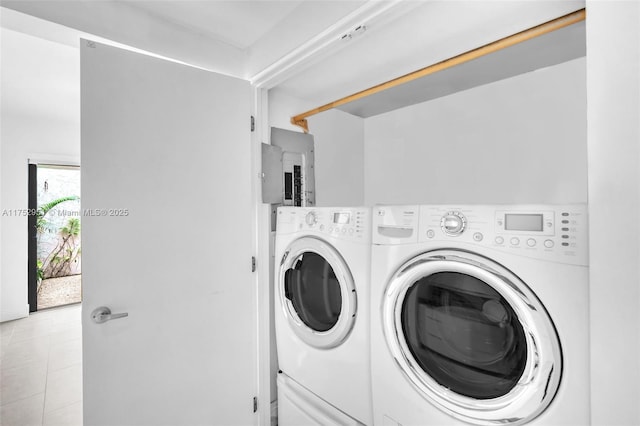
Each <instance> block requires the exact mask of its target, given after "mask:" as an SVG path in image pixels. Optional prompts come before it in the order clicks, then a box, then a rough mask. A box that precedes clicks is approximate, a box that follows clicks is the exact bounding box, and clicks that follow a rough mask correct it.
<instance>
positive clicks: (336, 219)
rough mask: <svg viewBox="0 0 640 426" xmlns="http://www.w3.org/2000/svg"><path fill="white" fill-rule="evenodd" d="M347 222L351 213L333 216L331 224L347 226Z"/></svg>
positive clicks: (349, 220)
mask: <svg viewBox="0 0 640 426" xmlns="http://www.w3.org/2000/svg"><path fill="white" fill-rule="evenodd" d="M349 222H351V213H349V212H342V213H334V214H333V223H337V224H338V225H348V224H349Z"/></svg>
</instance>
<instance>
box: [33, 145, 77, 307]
mask: <svg viewBox="0 0 640 426" xmlns="http://www.w3.org/2000/svg"><path fill="white" fill-rule="evenodd" d="M46 166H54V167H55V166H58V167H77V168H80V159H79V158H77V157H70V158H67V159H65V158H61V157H58V158H49V159H44V158H42V159H38V158H32V157H29V159H28V161H27V167H28V187H27V197H28V204H27V209H28V210H29V212H35V211H36V210H37V209H38V167H46ZM37 220H38V218H37V216H36V215H35V214H29V215H28V217H27V238H28V242H27V250H28V251H27V253H28V255H27V304H28V306H29V314H31V313H33V312H37V311H38V275H37V269H38V234H37V231H36V226H37Z"/></svg>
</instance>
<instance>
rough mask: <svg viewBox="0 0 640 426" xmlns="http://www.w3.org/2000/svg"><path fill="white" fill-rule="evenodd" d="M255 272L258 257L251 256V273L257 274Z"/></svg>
mask: <svg viewBox="0 0 640 426" xmlns="http://www.w3.org/2000/svg"><path fill="white" fill-rule="evenodd" d="M255 271H256V257H255V256H251V272H255Z"/></svg>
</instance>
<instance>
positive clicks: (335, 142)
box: [308, 109, 364, 207]
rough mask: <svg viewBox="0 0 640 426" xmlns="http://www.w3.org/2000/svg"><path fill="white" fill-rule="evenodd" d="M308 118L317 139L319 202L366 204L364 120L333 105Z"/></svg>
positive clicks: (317, 190) (322, 204)
mask: <svg viewBox="0 0 640 426" xmlns="http://www.w3.org/2000/svg"><path fill="white" fill-rule="evenodd" d="M308 122H309V129H310V133H312V134H313V136H314V140H315V155H316V157H315V158H316V168H315V170H316V205H318V206H320V207H322V206H361V205H363V203H364V120H363V119H362V118H360V117H356V116H354V115H351V114H347V113H346V112H343V111H340V110H336V109H334V110H330V111H325V112H323V113H321V114H318V115H314V116H313V117H310V118H309V119H308Z"/></svg>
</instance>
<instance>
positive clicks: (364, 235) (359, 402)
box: [274, 207, 372, 426]
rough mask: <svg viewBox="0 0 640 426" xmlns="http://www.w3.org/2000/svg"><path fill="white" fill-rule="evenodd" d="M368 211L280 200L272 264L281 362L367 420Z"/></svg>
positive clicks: (335, 403)
mask: <svg viewBox="0 0 640 426" xmlns="http://www.w3.org/2000/svg"><path fill="white" fill-rule="evenodd" d="M370 217H371V210H370V209H367V208H350V207H349V208H340V207H336V208H328V207H323V208H301V207H280V208H278V212H277V227H276V241H275V262H276V265H275V268H274V270H275V274H276V276H275V280H274V282H275V287H276V288H275V292H274V294H275V326H276V342H277V350H278V364H279V368H280V370H281V371H282V372H283V374H285V375H286V376H288V377H289V378H290V379H291V380H292V381H294V382H296V383H297V384H299V385H300V386H302V387H303V388H305V389H307V390H308V391H310V392H311V393H313V394H315V395H317V396H318V397H319V398H321V399H322V400H324V401H326V402H327V403H328V404H330V405H331V406H333V407H335V408H336V409H337V410H339V411H341V412H343V413H345V414H347V415H348V416H350V417H351V418H353V419H355V420H356V421H357V422H360V423H363V424H371V423H372V407H371V378H370V368H371V363H370V352H369V349H370V339H369V335H370V327H369V301H370V299H369V296H370V292H369V274H370V269H371V263H370V258H371V221H370ZM285 417H286V416H285ZM321 423H322V422H321V421H320V420H319V424H321ZM280 424H281V425H282V424H283V423H280ZM285 426H286V425H285Z"/></svg>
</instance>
